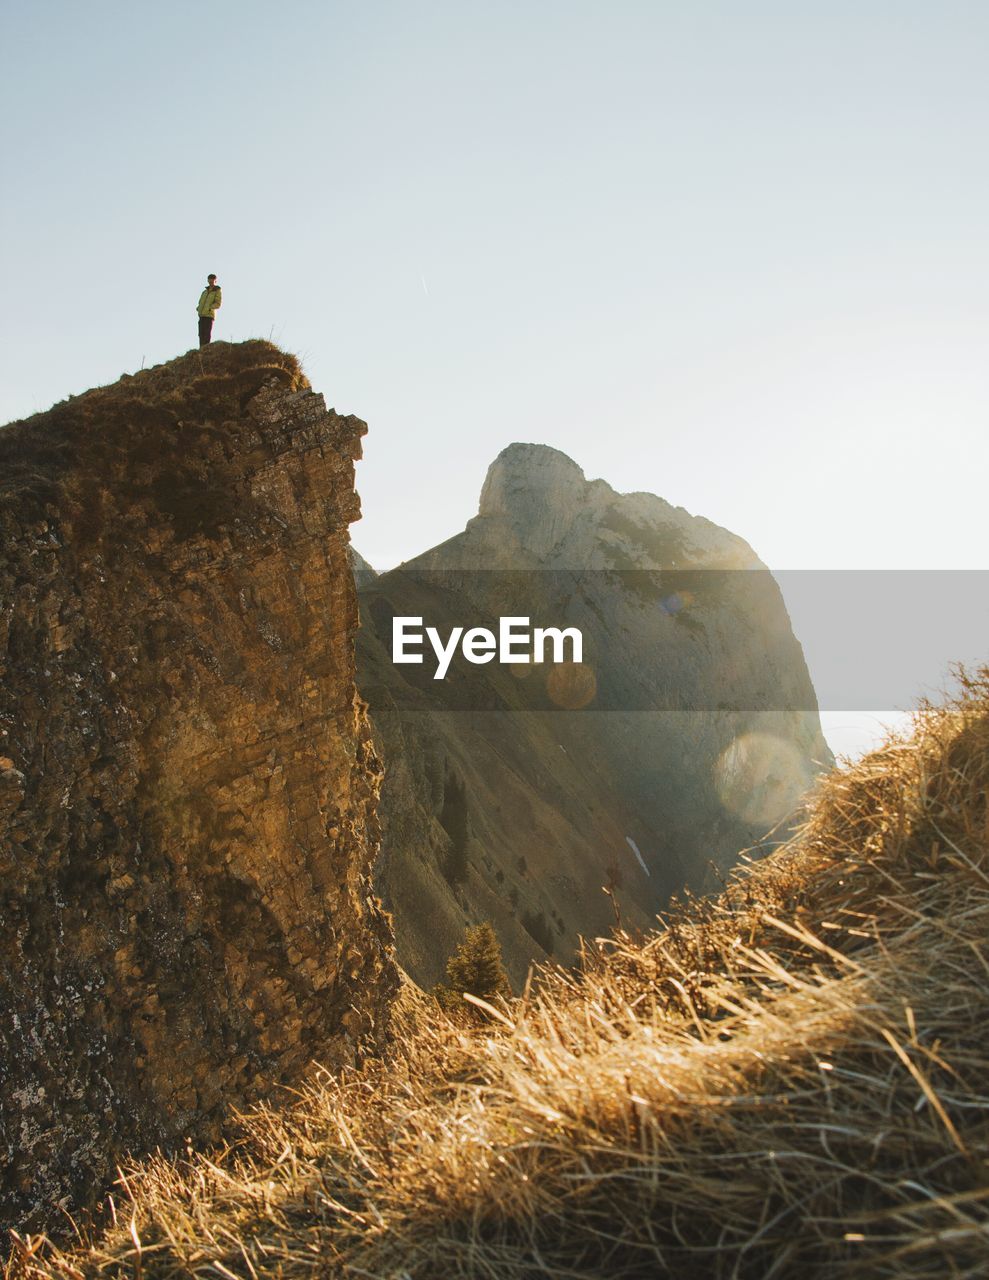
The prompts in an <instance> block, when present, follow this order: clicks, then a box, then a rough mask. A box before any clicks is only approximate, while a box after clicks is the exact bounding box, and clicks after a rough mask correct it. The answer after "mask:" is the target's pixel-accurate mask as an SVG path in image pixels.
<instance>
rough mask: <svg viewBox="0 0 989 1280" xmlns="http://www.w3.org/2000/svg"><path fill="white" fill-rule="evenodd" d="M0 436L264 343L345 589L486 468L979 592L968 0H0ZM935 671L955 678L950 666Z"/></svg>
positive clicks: (977, 204)
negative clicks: (332, 431)
mask: <svg viewBox="0 0 989 1280" xmlns="http://www.w3.org/2000/svg"><path fill="white" fill-rule="evenodd" d="M0 26H2V29H0V94H2V98H3V102H2V106H3V111H2V115H0V135H2V164H3V171H2V174H3V176H2V200H0V257H2V276H3V282H4V290H3V292H4V301H5V305H4V307H3V309H2V313H0V352H2V353H3V354H2V362H3V366H4V367H3V377H2V380H0V420H2V421H6V420H9V419H12V418H17V417H20V416H23V415H26V414H29V413H32V412H34V411H36V410H39V409H43V408H47V407H48V405H50V404H51V403H52V402H53V401H55V400H58V399H61V398H63V397H64V396H65V395H67V394H68V393H70V392H78V391H81V390H84V389H85V388H87V387H89V386H92V385H94V384H96V383H100V382H107V381H111V380H113V379H115V378H116V377H118V376H119V374H120V373H122V372H124V371H133V370H135V369H137V368H139V367H140V366H141V364H142V362H144V363H146V364H153V363H157V362H159V361H162V360H165V359H168V358H170V357H171V356H173V355H176V354H178V353H180V352H183V351H185V350H186V349H188V348H189V347H190V346H192V345H194V341H195V323H196V318H195V315H194V306H195V303H196V300H197V298H198V294H199V291H200V289H201V288H202V285H203V283H204V277H205V275H206V273H207V272H209V271H215V272H217V273H218V275H219V277H220V282H221V284H222V286H223V289H224V305H223V308H222V310H221V312H220V313H219V317H218V321H217V327H216V336H217V337H221V338H227V339H240V338H245V337H250V336H263V337H268V336H269V335H270V336H271V337H273V339H274V340H275V341H277V342H279V343H280V344H281V345H282V346H284V347H286V348H288V349H290V350H293V351H295V352H297V353H298V354H299V355H300V356H301V357H302V359H303V361H304V364H305V367H306V369H307V372H308V373H309V375H310V378H311V380H312V382H313V384H314V385H315V386H316V387H317V388H318V389H320V390H322V391H324V392H325V393H326V396H327V400H328V402H329V404H331V405H333V406H335V407H336V408H337V409H338V410H340V411H341V412H347V413H357V414H359V415H360V416H361V417H363V418H365V419H366V420H367V421H368V423H369V424H370V429H371V430H370V435H369V437H368V439H367V442H366V450H365V461H364V462H363V463H362V464H361V466H360V469H359V473H358V483H359V488H360V491H361V495H362V499H363V504H364V511H365V516H364V520H363V522H362V523H361V524H360V525H358V526H357V527H356V528H355V529H354V531H353V533H354V540H355V543H356V545H357V546H358V548H359V549H360V550H361V552H362V553H363V554H364V555H365V556H366V557H367V558H368V559H369V560H370V561H371V562H372V563H373V564H376V565H377V566H379V567H386V566H388V565H389V564H391V563H394V562H396V561H398V560H400V559H402V558H403V557H406V556H409V555H412V554H415V553H416V552H417V551H419V550H422V549H424V548H426V547H428V546H430V545H432V544H434V543H436V542H438V541H440V540H442V539H443V538H445V537H448V536H449V535H450V534H452V533H454V532H456V531H457V530H459V529H460V528H462V527H463V524H464V523H465V521H466V520H467V519H468V518H469V517H470V516H471V515H472V514H473V513H474V511H475V510H476V503H477V495H478V491H479V488H480V485H481V482H482V480H483V477H484V472H485V469H486V467H487V465H488V463H489V462H490V461H491V459H492V458H493V457H494V456H495V454H496V453H497V452H498V451H499V450H500V449H501V448H502V447H503V446H504V445H505V444H507V443H509V442H510V441H512V440H535V441H542V442H545V443H548V444H552V445H554V446H556V447H558V448H560V449H563V450H564V451H565V452H566V453H568V454H570V455H571V456H572V457H573V458H575V459H576V460H577V461H578V462H579V463H580V464H581V466H583V468H584V469H585V472H586V473H587V474H588V476H601V477H603V478H605V479H607V480H608V481H609V482H610V483H611V484H613V485H614V486H615V487H616V488H617V489H620V490H633V489H645V490H650V491H653V492H656V493H659V494H661V495H662V496H664V497H665V498H667V499H669V500H670V501H672V502H674V503H676V504H678V505H682V506H684V507H686V508H687V509H688V510H690V511H692V512H696V513H700V514H703V515H706V516H708V517H709V518H711V519H713V520H715V521H717V522H718V523H719V524H723V525H725V526H727V527H728V528H730V529H732V530H734V531H735V532H737V533H739V534H741V535H742V536H744V537H745V538H747V539H748V540H749V541H750V542H751V543H752V545H753V546H754V547H755V549H756V550H757V551H758V552H759V554H760V555H761V556H762V558H763V559H764V560H765V561H766V562H767V563H768V564H769V565H770V566H771V567H774V568H845V567H901V568H906V567H909V568H948V567H951V568H984V567H987V555H986V517H985V509H986V498H985V495H986V489H987V479H986V477H987V474H989V443H987V438H989V432H987V428H989V422H987V416H989V415H987V405H989V397H987V390H989V362H987V359H986V343H987V336H989V323H987V322H989V235H987V226H989V165H987V163H986V153H987V140H989V76H987V74H986V68H987V66H989V4H986V3H985V0H936V2H935V0H924V2H922V3H920V2H917V0H697V2H696V3H694V2H691V3H685V2H684V0H674V2H668V0H609V2H607V3H605V0H596V2H595V3H586V2H584V0H565V2H563V0H527V2H526V3H519V2H518V0H499V2H498V3H491V4H481V3H479V2H477V0H435V2H432V3H428V2H426V3H419V2H417V0H402V2H401V3H397V2H396V3H389V2H386V0H350V2H348V3H337V2H335V0H321V2H319V3H307V2H304V0H286V2H285V3H283V4H281V5H273V4H271V3H270V0H268V2H267V3H264V4H261V3H255V2H254V0H236V2H234V0H197V3H187V2H186V0H170V2H169V3H155V4H151V3H145V2H143V0H130V2H129V3H109V2H106V0H87V2H86V3H85V4H81V3H75V2H69V0H0ZM948 656H950V655H948Z"/></svg>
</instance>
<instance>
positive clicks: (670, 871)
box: [358, 444, 831, 983]
mask: <svg viewBox="0 0 989 1280" xmlns="http://www.w3.org/2000/svg"><path fill="white" fill-rule="evenodd" d="M360 596H361V613H362V623H363V625H362V630H361V632H360V635H359V639H358V669H359V683H360V686H361V689H362V692H363V693H364V695H365V696H366V697H367V698H368V700H369V703H370V706H371V713H372V720H373V723H374V725H375V730H376V732H377V733H378V734H379V735H380V738H381V743H382V750H383V754H384V757H385V760H386V763H387V772H386V779H385V783H384V787H383V791H382V819H383V824H384V830H385V836H384V841H383V851H382V858H381V860H380V862H379V882H380V887H381V890H382V894H383V896H384V898H385V901H386V903H387V905H389V906H390V907H391V909H392V910H393V911H394V914H395V923H396V936H397V942H398V955H399V959H400V961H401V963H402V964H403V965H404V966H405V967H406V968H407V969H408V970H409V971H410V973H411V974H412V976H413V977H415V978H417V979H418V980H419V981H421V982H423V983H432V982H435V981H436V980H437V979H439V978H440V977H441V976H442V966H443V962H444V959H445V957H446V955H448V954H449V953H450V951H452V949H453V947H454V946H455V945H456V943H457V942H458V941H459V939H460V937H461V935H462V933H463V929H464V926H465V925H466V924H468V923H472V922H475V921H478V920H491V921H492V922H493V923H494V925H495V926H496V928H497V930H498V933H499V936H500V938H501V941H502V945H503V948H504V950H505V955H506V962H507V964H508V967H509V970H510V972H511V973H512V976H513V978H514V979H515V981H516V982H517V983H518V982H521V981H522V980H523V978H524V975H525V971H526V968H527V966H528V964H529V963H530V962H531V961H533V960H542V959H545V958H546V956H547V954H550V955H553V956H555V957H556V958H558V959H562V960H567V959H569V958H570V957H571V956H572V955H573V953H574V951H575V949H576V948H577V947H578V946H579V939H580V937H581V936H582V935H583V936H585V937H586V936H595V935H597V934H600V933H604V932H607V931H608V930H609V929H610V928H611V927H612V926H613V925H614V923H615V919H616V913H617V916H618V917H619V918H620V920H621V923H622V924H623V925H625V926H631V927H636V926H643V927H644V926H647V925H649V924H650V923H652V922H653V920H654V917H655V914H656V912H658V911H660V910H661V909H662V908H663V907H664V906H665V905H666V904H667V903H668V901H669V899H670V896H671V895H673V894H676V893H677V892H679V891H681V890H682V889H684V888H685V887H688V888H690V889H693V890H699V891H704V890H707V889H710V888H714V887H716V886H717V884H718V880H719V877H720V876H721V875H722V874H723V873H724V872H725V871H726V870H727V869H728V868H730V867H731V866H732V865H733V864H734V863H735V862H736V861H737V858H738V855H739V851H740V850H742V849H744V848H747V847H750V846H753V845H755V844H756V843H757V842H761V841H763V839H764V838H765V837H766V835H767V832H768V831H769V830H770V829H771V828H772V827H773V826H774V824H776V823H779V822H780V821H782V820H785V819H786V818H787V817H788V815H791V814H792V813H793V811H794V808H795V806H796V805H797V804H798V803H799V801H800V799H801V797H802V796H803V794H804V793H805V792H806V790H807V788H808V786H809V784H810V783H811V781H812V779H813V778H814V776H815V774H816V772H817V771H818V770H819V769H820V768H821V767H822V766H823V765H826V764H828V763H829V762H830V759H831V757H830V753H829V751H828V748H827V746H826V744H825V742H824V739H823V737H822V735H821V730H820V723H819V717H818V713H817V703H816V699H815V696H814V690H813V687H812V685H811V681H810V678H809V675H808V672H807V668H806V664H805V663H804V659H803V654H802V651H801V649H800V646H799V644H798V643H797V641H796V640H795V639H794V637H793V634H792V631H791V628H790V622H789V618H788V616H787V613H786V609H785V607H784V604H783V600H782V598H781V596H780V593H779V590H778V588H777V586H776V583H775V581H774V580H773V579H772V577H771V575H770V574H769V573H768V571H767V570H766V569H765V567H764V566H763V565H762V564H761V562H760V561H759V559H758V557H757V556H756V555H755V553H754V552H753V551H752V549H751V548H750V547H749V546H748V545H747V544H746V543H745V542H744V541H743V540H742V539H741V538H738V537H736V536H735V535H733V534H731V533H729V532H727V531H726V530H724V529H721V528H719V527H718V526H717V525H715V524H713V523H711V522H710V521H708V520H705V519H702V518H700V517H695V516H691V515H689V514H688V513H687V512H686V511H684V510H683V509H682V508H678V507H673V506H671V505H670V504H669V503H667V502H665V501H663V499H661V498H658V497H656V496H655V495H653V494H648V493H638V494H618V493H616V492H615V491H614V490H613V489H612V488H611V487H610V486H609V485H608V484H606V483H605V482H604V481H603V480H594V481H588V480H586V479H585V477H584V475H583V472H582V471H581V470H580V468H579V467H578V466H577V464H576V463H574V462H573V461H572V460H571V459H570V458H568V457H566V456H565V455H564V454H562V453H559V452H558V451H556V450H554V449H550V448H547V447H546V446H543V445H532V444H515V445H511V446H510V447H509V448H507V449H506V450H505V451H504V452H503V453H502V454H501V455H500V456H499V457H498V459H497V460H496V461H495V462H494V464H493V465H492V467H491V468H490V470H489V472H488V476H487V480H486V481H485V484H484V488H483V490H482V493H481V500H480V508H479V512H478V515H477V516H476V518H475V519H473V520H471V521H470V522H469V524H468V525H467V528H466V529H465V530H464V532H463V533H461V534H458V535H457V536H456V537H454V538H451V539H450V540H449V541H447V542H445V543H443V544H442V545H440V546H439V547H436V548H434V549H433V550H431V551H429V552H426V553H425V554H423V555H421V556H419V557H417V558H416V559H414V560H412V561H409V562H408V563H406V564H404V565H402V566H401V567H400V568H399V569H398V570H395V571H393V572H391V573H387V574H382V575H380V576H378V577H372V578H366V577H365V578H363V579H362V581H361V592H360ZM395 615H401V616H422V617H424V618H425V619H426V621H427V623H431V624H432V625H435V626H437V627H438V629H439V630H440V631H441V632H442V633H443V634H447V633H448V631H449V628H450V627H451V626H453V625H455V624H461V625H465V626H472V625H481V626H489V627H491V628H492V629H496V625H497V624H496V619H497V618H498V617H499V616H501V615H512V616H528V617H530V618H531V619H533V621H534V622H539V623H548V624H552V625H557V626H576V627H579V628H580V630H581V631H582V634H583V636H584V644H585V653H584V662H583V664H582V667H581V668H580V669H579V670H574V669H569V670H567V669H565V668H564V669H558V668H557V669H555V668H553V666H552V665H547V666H544V667H532V666H530V667H511V668H510V667H505V666H499V665H498V664H497V663H491V664H490V665H486V666H482V667H475V668H473V670H469V669H468V668H467V667H465V666H464V665H463V664H462V663H461V664H460V665H459V666H458V665H457V664H456V663H455V664H454V665H453V666H452V667H451V671H450V675H449V676H448V677H447V679H446V680H444V681H442V682H435V681H433V680H432V679H431V678H430V677H431V671H430V669H429V667H413V666H401V667H397V666H395V665H394V664H393V663H392V661H391V655H390V643H391V621H392V618H393V616H395ZM602 888H603V889H605V890H606V892H605V893H603V892H602Z"/></svg>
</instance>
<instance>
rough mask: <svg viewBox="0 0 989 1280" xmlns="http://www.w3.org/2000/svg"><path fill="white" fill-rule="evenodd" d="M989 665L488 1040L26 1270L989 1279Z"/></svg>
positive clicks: (384, 1075) (595, 951)
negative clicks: (774, 836)
mask: <svg viewBox="0 0 989 1280" xmlns="http://www.w3.org/2000/svg"><path fill="white" fill-rule="evenodd" d="M987 797H989V670H986V671H982V672H981V673H979V674H978V675H976V676H974V677H971V678H964V679H963V681H962V689H961V692H960V694H959V696H958V697H957V698H956V699H955V700H954V701H953V702H952V703H951V704H949V705H946V706H944V707H940V708H935V707H925V708H923V709H922V710H921V711H920V712H919V714H918V716H917V720H916V725H915V730H914V733H913V735H912V736H911V737H909V738H904V739H896V740H892V741H890V742H889V743H888V745H887V746H885V747H884V748H883V749H882V750H880V751H879V752H877V753H876V754H874V755H872V756H869V757H868V758H866V759H865V760H863V761H862V762H861V763H859V764H856V765H854V766H852V767H848V768H845V769H844V770H839V771H836V772H835V773H833V774H832V775H831V776H830V777H829V778H828V779H826V780H825V781H824V783H823V784H822V786H821V789H820V793H819V795H818V797H817V799H816V801H815V803H814V806H813V808H812V811H811V812H810V815H809V818H808V821H807V823H806V826H805V827H804V829H803V830H802V831H801V833H800V834H799V835H798V837H797V838H796V839H795V840H794V841H793V842H792V843H791V844H790V845H789V846H788V847H787V848H785V849H784V850H782V851H781V852H780V853H779V854H778V855H776V856H774V857H773V858H771V859H769V860H767V861H766V862H764V863H760V864H758V865H756V866H755V867H753V868H752V869H751V870H749V871H748V872H747V873H745V874H744V875H743V876H741V877H740V878H739V879H738V880H737V881H736V882H735V883H733V884H732V885H731V886H730V887H729V889H728V890H727V891H726V892H725V894H724V895H723V896H722V897H721V898H720V899H719V900H718V901H716V902H711V903H688V904H686V905H685V906H684V908H683V909H682V910H681V911H679V912H678V913H677V914H676V915H675V917H674V918H672V919H671V920H670V921H668V922H667V927H666V928H665V929H664V930H662V931H660V932H657V933H656V934H655V935H653V936H651V937H650V938H648V939H647V940H645V941H644V942H641V941H640V942H633V941H632V940H631V939H629V938H627V937H621V936H620V937H617V938H614V939H611V940H609V941H607V942H602V943H600V944H598V945H596V946H595V947H594V948H591V949H589V951H588V954H587V956H586V963H585V966H584V971H583V973H581V974H580V975H574V974H572V973H566V972H564V971H562V970H552V971H549V972H547V973H546V974H544V975H542V977H541V980H540V982H539V983H538V984H535V985H534V986H533V989H532V990H531V991H530V992H529V993H528V994H527V995H526V996H525V997H524V998H523V999H522V1000H520V1001H518V1002H516V1003H515V1004H514V1005H513V1006H512V1007H511V1008H510V1009H507V1011H506V1012H503V1013H502V1014H499V1016H498V1017H497V1018H496V1017H492V1018H491V1023H490V1028H489V1029H486V1030H481V1031H476V1030H474V1031H472V1030H470V1029H468V1028H458V1027H457V1026H455V1025H453V1024H452V1023H451V1022H449V1021H444V1020H443V1018H442V1017H441V1016H439V1015H437V1014H433V1013H428V1012H424V1011H423V1009H422V1008H421V1007H420V1008H410V1009H409V1010H407V1011H406V1014H405V1018H404V1021H403V1026H404V1033H403V1043H402V1045H401V1046H400V1051H399V1052H398V1053H397V1054H396V1056H395V1059H394V1061H391V1062H389V1063H387V1064H382V1063H379V1064H376V1065H372V1066H370V1067H368V1068H367V1069H366V1070H365V1071H364V1072H363V1073H360V1074H354V1075H352V1076H350V1077H348V1078H346V1079H344V1080H338V1079H332V1078H330V1077H329V1076H327V1075H325V1074H320V1075H317V1076H316V1078H315V1079H314V1080H313V1081H312V1083H311V1084H310V1085H309V1087H308V1088H307V1090H306V1091H305V1093H304V1094H303V1095H302V1096H301V1097H300V1098H299V1099H298V1100H297V1101H296V1102H295V1103H294V1105H292V1106H288V1107H286V1108H285V1109H283V1110H277V1109H274V1108H270V1109H266V1110H263V1111H260V1112H258V1113H256V1114H254V1115H252V1116H251V1117H249V1118H248V1119H247V1120H246V1123H245V1137H244V1140H243V1142H242V1144H241V1145H240V1146H239V1147H238V1148H237V1149H236V1150H230V1151H227V1152H224V1153H219V1154H216V1153H214V1154H212V1155H210V1156H205V1155H193V1154H190V1157H189V1159H188V1160H187V1161H183V1162H180V1163H179V1164H177V1165H173V1164H169V1163H166V1162H164V1161H161V1160H153V1161H150V1162H146V1163H144V1164H142V1165H140V1166H138V1167H136V1168H133V1169H131V1170H130V1171H129V1172H128V1173H127V1176H126V1180H125V1181H124V1182H123V1183H122V1187H121V1192H120V1194H119V1195H118V1196H117V1197H116V1201H115V1214H116V1221H115V1223H114V1224H112V1225H111V1226H110V1227H109V1229H108V1230H106V1231H105V1232H104V1233H103V1234H102V1236H101V1237H99V1238H96V1239H94V1240H92V1241H90V1242H89V1243H86V1244H81V1245H80V1246H79V1247H78V1248H76V1249H75V1250H71V1251H69V1252H68V1253H60V1252H57V1251H55V1250H54V1249H52V1248H51V1247H50V1246H48V1245H46V1244H44V1243H43V1242H40V1241H25V1242H22V1243H21V1244H20V1246H19V1247H18V1250H17V1253H16V1256H15V1258H14V1260H13V1261H12V1262H11V1264H10V1270H9V1274H10V1276H17V1277H23V1276H32V1277H53V1276H62V1277H65V1276H96V1275H105V1276H125V1275H126V1276H143V1277H148V1280H150V1278H151V1277H173V1276H174V1277H177V1276H211V1277H216V1276H226V1277H230V1276H236V1277H245V1278H248V1277H275V1276H278V1277H285V1278H289V1277H301V1276H338V1275H339V1276H354V1277H357V1276H363V1277H381V1278H384V1277H389V1278H391V1280H401V1278H404V1277H408V1278H409V1280H425V1278H426V1277H429V1278H431V1280H432V1278H434V1277H435V1278H440V1277H444V1278H446V1277H460V1276H471V1277H484V1278H486V1280H508V1278H509V1277H511V1278H512V1280H520V1278H521V1277H535V1276H548V1277H561V1278H562V1277H568V1278H577V1277H609V1278H611V1280H626V1278H627V1280H631V1278H632V1277H662V1276H677V1277H679V1278H680V1280H683V1278H684V1277H687V1278H690V1277H705V1278H708V1277H715V1278H719V1280H720V1278H722V1277H723V1278H725V1280H727V1278H728V1277H746V1278H748V1277H751V1278H753V1280H770V1278H775V1277H799V1278H800V1280H807V1278H808V1277H815V1278H816V1277H838V1276H868V1277H885V1276H897V1277H916V1278H920V1277H925V1278H926V1277H929V1278H930V1280H935V1278H936V1280H943V1278H945V1277H971V1278H972V1280H974V1278H975V1277H985V1276H986V1275H989V1176H987V1166H986V1157H987V1153H989V1044H987V1035H986V1028H987V1026H989V963H987V955H986V943H987V937H989V857H987V846H989V808H987Z"/></svg>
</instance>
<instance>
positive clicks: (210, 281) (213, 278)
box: [206, 276, 216, 284]
mask: <svg viewBox="0 0 989 1280" xmlns="http://www.w3.org/2000/svg"><path fill="white" fill-rule="evenodd" d="M206 283H207V284H216V276H207V277H206Z"/></svg>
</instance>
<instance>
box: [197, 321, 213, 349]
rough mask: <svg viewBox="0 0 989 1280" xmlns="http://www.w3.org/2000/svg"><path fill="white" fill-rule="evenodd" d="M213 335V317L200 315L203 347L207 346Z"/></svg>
mask: <svg viewBox="0 0 989 1280" xmlns="http://www.w3.org/2000/svg"><path fill="white" fill-rule="evenodd" d="M212 336H213V317H212V316H200V317H199V345H200V346H201V347H205V346H206V344H207V343H208V342H209V340H210V338H211V337H212Z"/></svg>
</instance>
